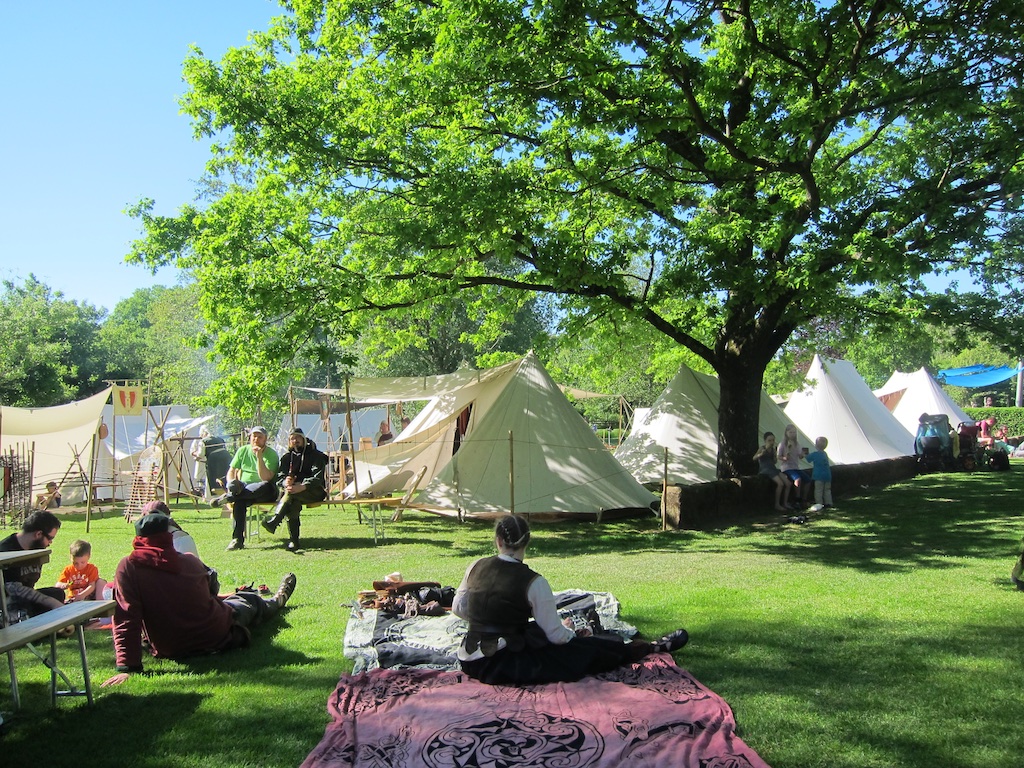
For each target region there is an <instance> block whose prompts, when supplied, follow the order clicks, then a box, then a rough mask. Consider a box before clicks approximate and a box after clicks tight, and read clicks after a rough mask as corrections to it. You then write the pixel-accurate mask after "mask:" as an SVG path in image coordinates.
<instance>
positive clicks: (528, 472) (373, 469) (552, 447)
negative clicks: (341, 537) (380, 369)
mask: <svg viewBox="0 0 1024 768" xmlns="http://www.w3.org/2000/svg"><path fill="white" fill-rule="evenodd" d="M349 392H350V396H351V397H352V398H353V399H360V400H365V399H369V398H372V397H376V398H387V399H390V400H392V401H399V400H401V401H414V400H427V401H428V402H427V403H426V405H425V406H424V408H423V410H421V411H420V413H419V414H417V416H416V418H415V419H413V421H412V423H411V424H410V425H409V426H408V427H407V428H406V429H405V430H404V431H403V432H402V433H401V434H399V435H397V436H396V439H395V442H393V443H391V444H389V445H385V446H383V447H380V448H374V449H372V450H369V451H361V452H359V453H357V454H356V461H355V467H356V483H354V484H353V485H350V486H349V488H348V489H347V491H348V492H350V493H352V492H355V491H356V490H357V488H358V492H359V493H360V494H364V493H370V494H373V495H380V494H382V493H389V492H392V491H396V490H401V489H403V488H407V487H409V486H410V485H411V484H412V483H413V482H414V478H416V477H417V476H419V475H420V474H421V473H422V478H421V479H420V481H419V483H418V486H417V487H418V488H419V490H418V491H417V493H416V494H415V495H414V497H413V499H412V502H413V504H414V505H415V506H417V507H421V508H424V509H429V510H430V511H433V512H438V513H441V514H460V515H464V516H484V517H486V516H493V515H498V514H505V513H507V512H509V511H510V510H514V511H515V512H516V513H518V514H538V515H555V516H573V515H585V516H594V517H597V516H600V515H601V514H603V513H604V512H609V511H612V510H623V509H627V510H637V509H644V510H650V509H651V504H652V503H653V502H654V501H655V497H654V495H653V494H651V493H650V492H648V491H647V490H646V489H644V488H643V487H642V486H641V485H640V484H639V483H637V482H636V480H634V479H633V478H632V477H631V476H630V474H629V473H628V472H627V471H626V470H625V469H624V468H623V467H622V466H621V465H620V464H619V463H618V462H617V461H616V460H615V458H614V457H613V456H612V455H611V453H610V452H609V451H608V449H607V448H605V447H604V444H603V443H602V442H601V440H600V439H599V438H598V437H597V436H596V435H595V434H594V432H593V430H592V429H591V428H590V426H589V425H588V424H587V423H586V421H585V420H584V419H583V418H582V417H581V416H580V415H579V413H578V412H577V411H576V410H575V409H574V408H573V407H572V405H571V404H570V403H569V401H568V400H566V398H565V395H563V394H562V392H561V391H560V390H559V388H558V386H557V385H556V384H555V383H554V382H553V381H552V380H551V377H550V376H549V375H548V373H547V371H545V370H544V367H543V366H542V365H541V364H540V362H539V361H538V360H537V358H536V357H535V356H534V355H533V353H530V354H528V355H527V356H526V357H524V358H522V359H520V360H517V361H514V362H512V363H508V364H506V365H503V366H500V367H498V368H491V369H488V370H484V371H474V370H459V371H456V372H455V373H452V374H448V375H445V376H428V377H422V378H407V379H358V380H353V381H351V382H350V385H349Z"/></svg>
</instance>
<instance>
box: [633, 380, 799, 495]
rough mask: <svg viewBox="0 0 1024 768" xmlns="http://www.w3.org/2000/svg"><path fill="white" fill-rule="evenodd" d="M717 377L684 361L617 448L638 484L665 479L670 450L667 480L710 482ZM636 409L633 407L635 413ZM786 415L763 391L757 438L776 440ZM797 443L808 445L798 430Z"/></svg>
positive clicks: (715, 432) (714, 451)
mask: <svg viewBox="0 0 1024 768" xmlns="http://www.w3.org/2000/svg"><path fill="white" fill-rule="evenodd" d="M719 401H720V394H719V388H718V379H717V378H715V377H714V376H708V375H707V374H704V373H697V372H696V371H694V370H692V369H690V368H689V367H687V366H685V365H684V366H682V367H680V369H679V372H678V373H677V374H676V375H675V378H673V379H672V381H670V382H669V384H668V386H667V387H665V389H664V390H663V391H662V393H661V394H660V395H658V399H657V400H655V401H654V405H652V406H651V408H650V410H649V411H648V412H647V413H646V415H645V416H644V418H643V419H642V420H641V421H639V422H636V423H634V426H633V431H632V432H631V433H630V435H629V437H627V438H626V439H625V440H624V441H623V442H622V445H620V446H619V447H618V449H617V450H616V451H615V458H616V459H618V460H619V462H620V463H621V464H622V465H623V466H624V467H625V468H626V469H627V470H629V472H630V474H632V475H633V477H635V478H636V479H637V480H639V481H640V482H641V483H644V484H647V485H657V484H660V483H661V482H662V480H663V479H664V478H665V452H666V449H667V451H668V482H669V483H673V484H677V485H692V484H695V483H708V482H711V481H713V480H715V479H716V477H717V464H718V406H719ZM639 411H640V409H639V408H638V409H637V412H639ZM789 423H790V420H789V419H787V418H786V415H785V414H784V413H783V412H782V409H781V408H779V406H778V405H776V404H775V402H774V401H773V400H772V399H771V398H770V397H769V396H768V395H767V394H765V392H764V391H762V392H761V407H760V410H759V412H758V425H757V431H758V438H759V439H760V435H761V434H763V433H764V432H774V433H775V434H776V435H777V436H778V437H779V439H780V440H781V439H782V433H783V432H784V431H785V429H786V425H787V424H789ZM798 437H799V440H800V444H801V445H807V446H809V445H811V442H810V441H809V440H808V439H807V436H806V435H804V434H800V433H799V430H798Z"/></svg>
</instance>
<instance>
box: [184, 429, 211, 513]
mask: <svg viewBox="0 0 1024 768" xmlns="http://www.w3.org/2000/svg"><path fill="white" fill-rule="evenodd" d="M209 436H210V430H208V429H207V428H206V426H205V425H204V426H202V427H200V428H199V437H197V438H196V439H195V440H193V441H192V445H190V446H189V449H188V452H189V454H190V455H191V456H192V462H193V464H192V479H193V480H195V490H197V491H199V493H200V494H201V495H202V497H203V498H204V499H208V498H210V494H209V493H208V492H207V490H206V438H208V437H209Z"/></svg>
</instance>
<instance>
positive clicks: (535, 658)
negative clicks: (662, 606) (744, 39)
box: [462, 635, 651, 685]
mask: <svg viewBox="0 0 1024 768" xmlns="http://www.w3.org/2000/svg"><path fill="white" fill-rule="evenodd" d="M650 650H651V647H650V644H649V643H642V642H629V643H626V642H624V641H623V640H622V638H620V637H618V636H617V635H596V636H593V637H577V638H574V639H572V640H570V641H569V642H568V643H566V644H565V645H552V644H550V643H549V644H547V645H544V646H542V647H540V648H529V647H527V648H523V649H522V650H521V651H510V650H509V649H508V648H504V649H502V650H500V651H498V652H497V653H495V654H494V655H493V656H488V657H485V658H482V659H477V660H476V661H464V662H462V671H463V672H465V673H466V674H467V675H469V676H470V677H472V678H474V679H475V680H479V681H480V682H481V683H487V684H488V685H541V684H544V683H571V682H575V681H576V680H579V679H581V678H583V677H584V676H586V675H591V674H597V673H600V672H609V671H611V670H613V669H615V668H617V667H621V666H622V665H623V664H627V663H631V662H634V661H639V660H640V659H641V658H643V656H644V655H646V653H647V652H648V651H650Z"/></svg>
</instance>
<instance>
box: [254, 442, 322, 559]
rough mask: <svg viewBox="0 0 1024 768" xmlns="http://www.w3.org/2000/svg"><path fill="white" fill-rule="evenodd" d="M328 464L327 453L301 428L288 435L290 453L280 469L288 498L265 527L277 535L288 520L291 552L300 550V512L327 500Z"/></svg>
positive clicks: (264, 521)
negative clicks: (311, 504)
mask: <svg viewBox="0 0 1024 768" xmlns="http://www.w3.org/2000/svg"><path fill="white" fill-rule="evenodd" d="M328 461H329V459H328V458H327V454H325V453H322V452H321V451H319V450H317V447H316V445H314V444H313V443H312V442H311V441H309V440H307V439H306V436H305V435H304V434H303V433H302V430H301V429H299V428H298V427H295V428H294V429H293V430H292V431H291V434H289V435H288V453H286V454H284V455H283V456H282V457H281V464H280V466H279V467H278V470H277V482H278V485H280V486H281V488H282V489H284V495H283V496H282V497H281V500H280V501H279V502H278V504H277V506H276V507H275V508H274V513H273V514H272V515H270V516H269V517H267V518H266V519H264V520H263V522H262V525H263V527H264V528H265V529H266V530H268V531H270V532H271V533H274V532H276V531H277V527H278V526H279V525H280V524H281V522H282V521H283V520H284V519H285V518H287V519H288V544H287V545H286V546H287V549H288V551H289V552H294V551H295V550H297V549H298V548H299V529H300V522H299V513H300V512H301V511H302V505H303V504H309V503H311V502H316V501H323V500H324V499H326V498H327V488H326V482H327V481H326V473H327V462H328Z"/></svg>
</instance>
